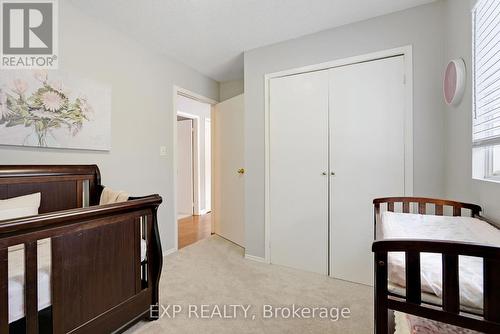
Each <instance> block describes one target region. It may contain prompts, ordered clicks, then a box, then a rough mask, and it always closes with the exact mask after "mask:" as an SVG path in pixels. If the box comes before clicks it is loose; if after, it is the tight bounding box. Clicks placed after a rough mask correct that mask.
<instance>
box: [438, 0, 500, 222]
mask: <svg viewBox="0 0 500 334" xmlns="http://www.w3.org/2000/svg"><path fill="white" fill-rule="evenodd" d="M475 2H476V1H475V0H447V1H446V2H445V19H446V20H445V23H446V40H445V41H446V43H445V60H446V61H447V60H450V59H453V58H463V59H464V60H465V63H466V65H467V89H466V93H465V96H464V99H463V101H462V103H461V104H460V105H459V106H458V107H448V106H446V107H445V109H444V113H445V128H446V138H445V143H446V161H445V163H446V165H445V168H446V169H445V170H446V196H447V197H449V198H452V199H456V200H461V201H470V202H473V203H477V204H480V205H481V206H482V207H483V209H484V215H485V216H487V217H490V218H491V219H493V220H494V221H495V222H497V223H500V184H499V183H493V182H487V181H479V180H472V72H471V69H472V16H471V15H472V14H471V10H472V8H473V6H474V4H475ZM443 66H445V63H444V64H443Z"/></svg>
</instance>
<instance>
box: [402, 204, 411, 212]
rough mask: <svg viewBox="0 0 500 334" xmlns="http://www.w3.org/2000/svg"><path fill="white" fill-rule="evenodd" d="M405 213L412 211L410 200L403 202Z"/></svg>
mask: <svg viewBox="0 0 500 334" xmlns="http://www.w3.org/2000/svg"><path fill="white" fill-rule="evenodd" d="M403 213H410V202H403Z"/></svg>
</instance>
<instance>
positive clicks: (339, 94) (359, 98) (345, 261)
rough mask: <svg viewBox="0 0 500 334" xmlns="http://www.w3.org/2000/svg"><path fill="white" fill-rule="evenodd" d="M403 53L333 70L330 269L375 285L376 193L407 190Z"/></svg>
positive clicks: (345, 277) (341, 277)
mask: <svg viewBox="0 0 500 334" xmlns="http://www.w3.org/2000/svg"><path fill="white" fill-rule="evenodd" d="M403 79H404V59H403V57H402V56H401V57H395V58H388V59H383V60H377V61H371V62H366V63H361V64H355V65H350V66H345V67H339V68H335V69H332V70H330V150H331V151H330V168H331V172H333V173H335V175H334V176H332V175H331V176H330V182H331V185H330V202H331V207H330V212H331V216H330V224H331V225H330V226H331V227H330V233H331V234H330V240H331V248H330V250H331V254H330V274H331V276H333V277H336V278H340V279H344V280H348V281H353V282H358V283H363V284H369V285H372V284H373V256H372V252H371V245H372V242H373V233H374V231H373V229H374V226H373V206H372V201H373V199H374V198H376V197H384V196H399V195H404V194H405V191H404V190H405V189H404V179H405V175H404V170H405V168H404V161H405V152H404V151H405V136H404V135H405V133H404V129H405V100H404V97H405V87H404V80H403Z"/></svg>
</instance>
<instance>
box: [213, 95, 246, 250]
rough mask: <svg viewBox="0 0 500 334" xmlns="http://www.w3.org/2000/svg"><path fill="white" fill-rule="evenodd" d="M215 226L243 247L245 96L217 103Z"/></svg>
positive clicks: (222, 234)
mask: <svg viewBox="0 0 500 334" xmlns="http://www.w3.org/2000/svg"><path fill="white" fill-rule="evenodd" d="M212 122H213V123H214V124H213V127H214V130H215V131H214V136H213V138H214V143H213V145H214V154H213V158H214V181H215V182H214V211H213V215H214V217H213V218H214V229H215V233H216V234H218V235H220V236H221V237H223V238H226V239H228V240H230V241H232V242H234V243H236V244H238V245H240V246H242V247H244V246H245V245H244V243H245V224H244V201H245V193H244V181H245V180H244V173H245V170H244V155H243V151H244V99H243V95H238V96H236V97H233V98H231V99H229V100H227V101H224V102H221V103H219V104H217V105H215V110H214V115H213V116H212Z"/></svg>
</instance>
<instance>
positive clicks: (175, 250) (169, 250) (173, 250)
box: [163, 248, 177, 257]
mask: <svg viewBox="0 0 500 334" xmlns="http://www.w3.org/2000/svg"><path fill="white" fill-rule="evenodd" d="M175 252H177V249H175V248H170V249H167V250H166V251H164V252H163V257H165V256H167V255H170V254H173V253H175Z"/></svg>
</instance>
